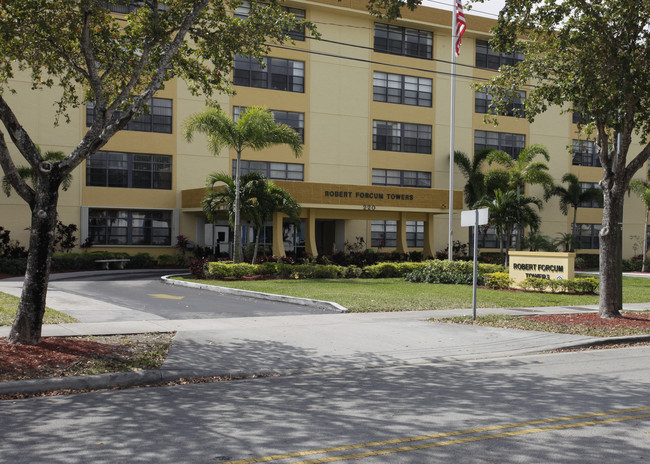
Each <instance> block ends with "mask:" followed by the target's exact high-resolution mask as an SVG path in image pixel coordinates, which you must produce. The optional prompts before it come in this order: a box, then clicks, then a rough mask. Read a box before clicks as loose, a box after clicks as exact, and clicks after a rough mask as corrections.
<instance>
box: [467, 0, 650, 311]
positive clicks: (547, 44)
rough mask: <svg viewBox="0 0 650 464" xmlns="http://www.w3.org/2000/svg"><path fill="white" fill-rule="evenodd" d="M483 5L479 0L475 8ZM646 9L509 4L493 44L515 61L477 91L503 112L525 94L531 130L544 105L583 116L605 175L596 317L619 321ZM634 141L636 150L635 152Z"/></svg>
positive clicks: (647, 151) (643, 5) (644, 136)
mask: <svg viewBox="0 0 650 464" xmlns="http://www.w3.org/2000/svg"><path fill="white" fill-rule="evenodd" d="M473 2H474V3H482V2H483V0H473ZM649 24H650V2H648V1H647V0H617V1H611V0H590V1H585V0H517V1H508V2H506V4H505V6H504V8H503V9H502V10H501V12H500V13H499V19H498V21H497V25H496V26H495V27H494V28H493V30H492V33H493V37H492V39H490V45H491V46H492V47H493V48H494V49H495V50H496V51H498V52H505V53H510V52H513V51H515V50H516V51H518V52H521V53H523V54H524V55H525V60H524V61H523V62H521V63H518V64H517V65H514V66H503V67H501V69H500V73H499V74H498V75H495V76H494V77H493V78H491V79H490V80H489V81H488V82H487V83H483V84H480V85H478V88H480V89H481V90H484V91H487V92H489V93H490V94H491V95H492V96H493V98H494V101H495V102H496V107H495V112H496V113H497V114H498V113H499V112H500V111H503V110H505V106H506V105H507V103H508V101H509V97H510V95H511V94H512V92H513V90H517V89H520V88H525V89H526V90H527V96H526V101H525V115H526V117H527V118H528V119H529V120H530V121H533V120H534V119H535V117H536V116H537V115H539V114H540V113H542V112H544V111H546V110H547V109H548V107H549V106H553V105H556V106H559V107H561V108H562V110H564V111H579V112H580V113H581V114H582V116H583V117H584V119H585V121H588V123H587V124H586V126H585V127H584V134H583V135H584V136H586V137H590V138H591V139H592V140H594V141H595V143H596V147H597V149H598V156H599V158H600V162H601V165H602V167H603V177H602V179H601V181H600V187H601V189H602V191H603V222H602V226H603V227H602V228H601V231H600V242H599V243H600V270H601V271H600V274H601V280H600V295H601V297H600V314H601V316H602V317H618V316H620V309H621V305H622V298H621V291H622V290H621V289H622V287H621V285H622V283H621V280H620V275H619V274H620V272H618V271H617V269H620V260H621V257H620V254H619V253H618V251H617V250H618V243H620V237H619V235H620V233H619V232H618V229H619V227H618V224H619V223H621V222H622V211H623V202H624V198H625V193H626V191H627V189H628V185H629V182H630V180H631V179H632V177H633V176H634V175H635V173H636V172H637V171H639V169H640V168H641V167H642V166H643V164H644V163H645V162H646V161H647V160H648V158H649V157H650V143H648V139H649V135H650V86H649V85H648V82H650V27H649ZM635 138H636V140H639V141H640V149H638V148H634V150H633V151H632V152H631V151H630V148H631V147H636V146H637V145H636V144H635V143H633V142H634V141H635Z"/></svg>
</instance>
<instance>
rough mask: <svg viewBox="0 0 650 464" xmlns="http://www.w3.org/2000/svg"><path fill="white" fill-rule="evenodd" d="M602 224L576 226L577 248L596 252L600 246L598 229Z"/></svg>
mask: <svg viewBox="0 0 650 464" xmlns="http://www.w3.org/2000/svg"><path fill="white" fill-rule="evenodd" d="M601 228H602V224H576V229H577V234H578V241H579V243H580V245H579V248H581V249H583V250H597V249H598V248H599V246H600V235H599V234H600V229H601Z"/></svg>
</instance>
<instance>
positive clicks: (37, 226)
mask: <svg viewBox="0 0 650 464" xmlns="http://www.w3.org/2000/svg"><path fill="white" fill-rule="evenodd" d="M50 190H53V191H47V190H46V187H43V188H39V189H38V190H37V192H36V202H35V205H34V207H33V208H32V221H31V230H30V233H29V254H28V256H27V270H26V271H25V280H24V283H23V291H22V295H21V297H20V303H19V304H18V312H17V313H16V318H15V319H14V323H13V325H12V327H11V332H10V334H9V341H10V342H11V343H16V344H20V345H37V344H38V343H39V342H40V341H41V329H42V326H43V314H44V313H45V298H46V296H47V285H48V282H49V278H50V266H51V264H52V251H53V250H54V235H55V228H56V223H57V219H58V215H57V212H56V205H57V202H58V198H59V195H58V186H57V187H54V188H52V189H50Z"/></svg>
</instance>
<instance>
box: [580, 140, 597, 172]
mask: <svg viewBox="0 0 650 464" xmlns="http://www.w3.org/2000/svg"><path fill="white" fill-rule="evenodd" d="M573 165H574V166H593V167H601V164H600V157H599V156H598V151H597V150H596V144H595V143H594V142H592V141H590V140H574V141H573Z"/></svg>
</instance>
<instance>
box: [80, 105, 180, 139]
mask: <svg viewBox="0 0 650 464" xmlns="http://www.w3.org/2000/svg"><path fill="white" fill-rule="evenodd" d="M147 106H148V107H149V113H148V114H140V115H139V116H135V117H134V118H133V119H131V121H129V123H128V124H127V125H126V127H125V129H126V130H132V131H141V132H159V133H163V134H171V133H172V113H173V111H172V100H170V99H168V98H152V99H151V100H149V102H148V103H147ZM118 117H119V112H117V111H116V112H115V115H114V116H113V118H114V119H117V118H118ZM94 121H95V105H94V104H93V103H88V104H86V127H90V126H91V125H92V124H93V122H94Z"/></svg>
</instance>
